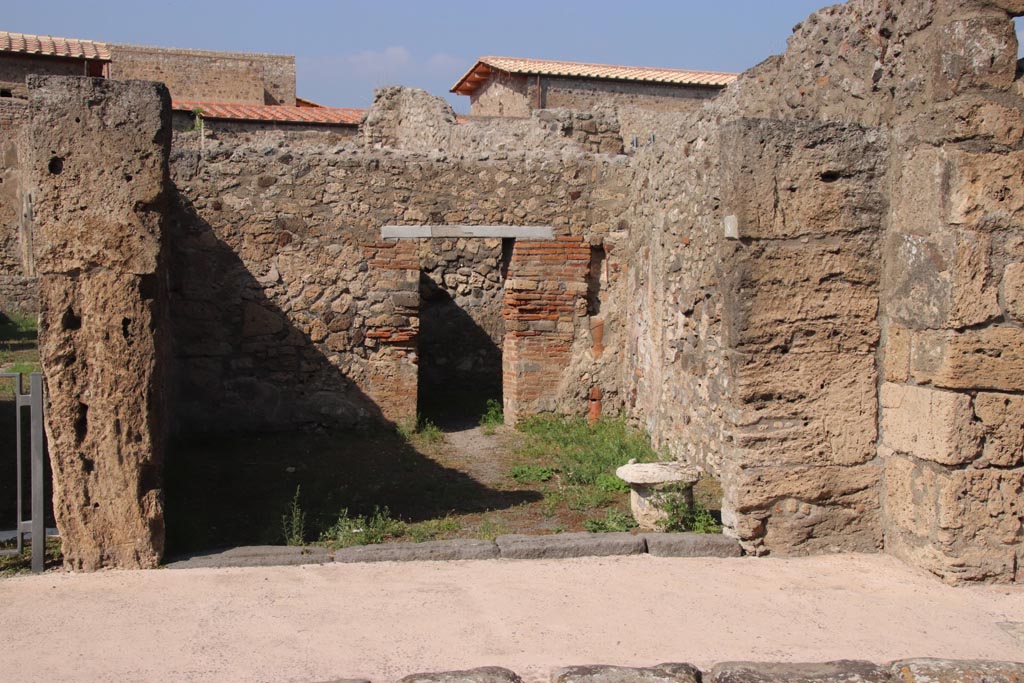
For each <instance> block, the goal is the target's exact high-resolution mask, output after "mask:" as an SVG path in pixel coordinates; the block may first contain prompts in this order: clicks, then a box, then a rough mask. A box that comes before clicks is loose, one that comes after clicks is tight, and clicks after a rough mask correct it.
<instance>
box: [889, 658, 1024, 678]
mask: <svg viewBox="0 0 1024 683" xmlns="http://www.w3.org/2000/svg"><path fill="white" fill-rule="evenodd" d="M890 667H891V670H892V675H893V678H894V679H895V680H896V681H897V683H900V682H901V681H902V682H903V683H1024V664H1022V663H1020V662H992V661H984V660H971V659H928V658H921V659H901V660H900V661H897V662H893V663H892V664H891V665H890Z"/></svg>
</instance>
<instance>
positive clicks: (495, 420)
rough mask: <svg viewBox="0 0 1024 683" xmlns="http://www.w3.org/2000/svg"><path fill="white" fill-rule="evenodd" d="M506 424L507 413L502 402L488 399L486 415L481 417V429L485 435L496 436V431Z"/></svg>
mask: <svg viewBox="0 0 1024 683" xmlns="http://www.w3.org/2000/svg"><path fill="white" fill-rule="evenodd" d="M503 424H505V412H504V409H503V408H502V406H501V401H498V400H496V399H493V398H489V399H487V408H486V409H485V410H484V414H483V415H481V416H480V427H481V428H482V429H483V432H484V434H486V435H488V436H490V435H491V434H494V430H495V429H497V428H498V427H500V426H501V425H503Z"/></svg>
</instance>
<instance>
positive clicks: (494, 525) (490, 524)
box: [476, 517, 508, 541]
mask: <svg viewBox="0 0 1024 683" xmlns="http://www.w3.org/2000/svg"><path fill="white" fill-rule="evenodd" d="M507 533H508V528H507V527H506V526H505V525H504V524H502V523H501V519H500V518H498V519H495V518H494V517H484V519H483V520H482V521H481V522H480V528H479V529H477V533H476V535H477V537H478V538H482V539H484V540H485V541H493V540H494V539H496V538H497V537H498V536H501V535H502V534H507Z"/></svg>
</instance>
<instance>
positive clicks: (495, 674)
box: [398, 666, 522, 683]
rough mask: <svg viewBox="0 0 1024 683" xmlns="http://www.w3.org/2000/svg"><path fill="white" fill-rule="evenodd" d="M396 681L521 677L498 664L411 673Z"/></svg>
mask: <svg viewBox="0 0 1024 683" xmlns="http://www.w3.org/2000/svg"><path fill="white" fill-rule="evenodd" d="M398 683H522V679H521V678H519V676H518V675H517V674H516V672H514V671H509V670H508V669H503V668H501V667H500V666H482V667H479V668H477V669H468V670H466V671H443V672H440V673H425V674H411V675H409V676H406V677H405V678H401V679H399V681H398Z"/></svg>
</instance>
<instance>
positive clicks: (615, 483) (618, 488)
mask: <svg viewBox="0 0 1024 683" xmlns="http://www.w3.org/2000/svg"><path fill="white" fill-rule="evenodd" d="M594 484H595V485H596V486H597V488H599V489H601V490H602V491H605V492H607V493H628V492H629V484H627V483H626V482H624V481H622V480H621V479H619V477H618V476H617V475H615V474H612V473H610V472H602V473H601V474H599V475H597V479H595V480H594Z"/></svg>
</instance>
